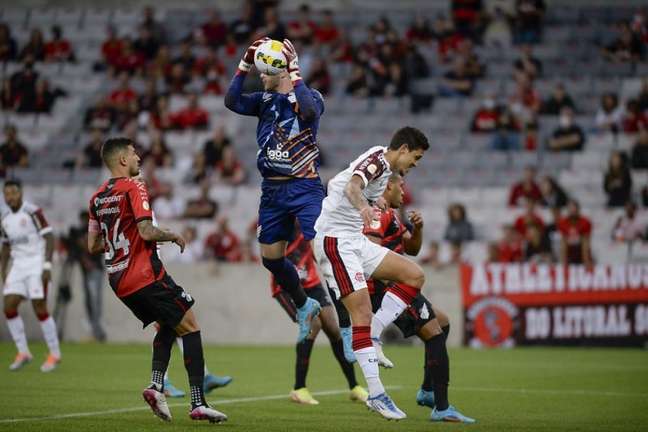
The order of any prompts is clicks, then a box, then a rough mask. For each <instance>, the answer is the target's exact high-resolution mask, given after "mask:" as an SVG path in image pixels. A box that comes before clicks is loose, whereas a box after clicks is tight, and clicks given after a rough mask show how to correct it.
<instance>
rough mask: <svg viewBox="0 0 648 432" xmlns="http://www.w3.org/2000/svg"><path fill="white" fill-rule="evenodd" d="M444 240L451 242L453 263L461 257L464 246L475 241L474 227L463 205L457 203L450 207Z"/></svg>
mask: <svg viewBox="0 0 648 432" xmlns="http://www.w3.org/2000/svg"><path fill="white" fill-rule="evenodd" d="M443 239H444V240H445V241H447V242H450V245H451V248H452V257H453V259H452V261H453V262H457V261H458V260H459V258H460V257H461V247H462V245H463V244H464V243H467V242H470V241H473V240H474V239H475V233H474V230H473V226H472V224H471V223H470V221H469V220H468V218H467V217H466V208H465V207H464V206H463V204H458V203H455V204H451V205H450V207H448V225H447V226H446V229H445V234H444V235H443Z"/></svg>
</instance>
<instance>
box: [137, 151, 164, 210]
mask: <svg viewBox="0 0 648 432" xmlns="http://www.w3.org/2000/svg"><path fill="white" fill-rule="evenodd" d="M156 171H157V168H156V166H155V163H154V162H153V160H152V159H148V160H145V161H142V168H141V177H142V179H143V180H144V183H146V188H147V189H148V192H149V201H150V202H151V205H155V201H157V199H158V198H159V197H160V196H162V195H165V194H167V193H168V190H169V188H171V185H170V184H168V183H165V182H163V181H161V180H160V179H159V178H158V176H157V175H156Z"/></svg>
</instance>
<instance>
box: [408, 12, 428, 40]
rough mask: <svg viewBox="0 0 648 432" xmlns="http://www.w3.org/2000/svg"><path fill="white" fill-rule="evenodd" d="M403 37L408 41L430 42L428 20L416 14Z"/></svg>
mask: <svg viewBox="0 0 648 432" xmlns="http://www.w3.org/2000/svg"><path fill="white" fill-rule="evenodd" d="M405 39H407V40H408V41H410V42H423V43H428V42H430V41H431V40H432V29H431V28H430V23H429V22H428V20H427V19H426V18H425V17H423V16H422V15H416V17H415V18H414V22H413V23H412V25H410V27H409V28H408V29H407V31H406V32H405Z"/></svg>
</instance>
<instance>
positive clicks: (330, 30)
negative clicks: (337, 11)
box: [315, 9, 340, 45]
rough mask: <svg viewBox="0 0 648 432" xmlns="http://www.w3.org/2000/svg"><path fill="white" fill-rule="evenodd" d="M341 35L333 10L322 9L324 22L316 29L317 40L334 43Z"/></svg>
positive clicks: (327, 43)
mask: <svg viewBox="0 0 648 432" xmlns="http://www.w3.org/2000/svg"><path fill="white" fill-rule="evenodd" d="M339 37H340V31H339V30H338V28H337V25H336V24H335V19H334V17H333V11H332V10H330V9H326V10H324V11H322V22H321V23H320V24H319V25H318V26H317V30H315V40H316V41H317V42H318V43H320V44H323V45H333V43H334V42H336V41H337V40H338V38H339Z"/></svg>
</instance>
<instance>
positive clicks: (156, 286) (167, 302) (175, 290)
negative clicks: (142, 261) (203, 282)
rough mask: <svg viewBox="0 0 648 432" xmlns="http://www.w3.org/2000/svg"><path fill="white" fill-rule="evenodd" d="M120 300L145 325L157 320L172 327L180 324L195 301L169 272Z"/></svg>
mask: <svg viewBox="0 0 648 432" xmlns="http://www.w3.org/2000/svg"><path fill="white" fill-rule="evenodd" d="M120 300H121V301H122V302H123V303H124V304H125V305H126V306H128V309H130V310H131V312H133V314H134V315H135V316H136V317H137V319H139V320H140V321H142V324H143V327H146V326H147V325H149V324H151V323H152V322H154V321H157V322H159V323H160V324H162V325H166V326H168V327H171V328H176V327H177V326H178V324H180V321H182V317H184V314H185V313H186V312H187V311H188V310H189V309H190V308H191V306H193V304H194V302H195V301H194V299H193V297H191V296H190V295H189V294H188V293H187V292H185V290H183V289H182V287H181V286H179V285H177V284H176V283H175V281H174V280H173V279H171V276H169V275H168V274H165V275H164V277H163V278H162V279H160V280H159V281H157V282H153V283H152V284H150V285H147V286H145V287H144V288H142V289H141V290H139V291H136V292H134V293H133V294H131V295H128V296H126V297H122V298H121V299H120Z"/></svg>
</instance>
